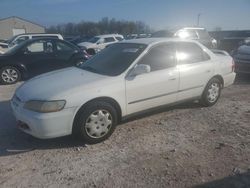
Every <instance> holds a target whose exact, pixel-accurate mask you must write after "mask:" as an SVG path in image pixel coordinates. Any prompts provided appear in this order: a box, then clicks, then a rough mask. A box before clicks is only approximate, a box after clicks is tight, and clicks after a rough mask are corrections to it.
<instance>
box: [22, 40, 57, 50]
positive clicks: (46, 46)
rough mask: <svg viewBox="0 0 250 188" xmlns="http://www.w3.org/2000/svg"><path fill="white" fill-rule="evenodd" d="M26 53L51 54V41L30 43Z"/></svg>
mask: <svg viewBox="0 0 250 188" xmlns="http://www.w3.org/2000/svg"><path fill="white" fill-rule="evenodd" d="M26 52H27V53H52V52H53V43H52V42H51V41H43V40H41V41H40V40H39V41H36V42H33V43H31V44H30V45H28V46H27V48H26Z"/></svg>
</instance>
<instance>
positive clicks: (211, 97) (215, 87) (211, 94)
mask: <svg viewBox="0 0 250 188" xmlns="http://www.w3.org/2000/svg"><path fill="white" fill-rule="evenodd" d="M219 92H220V85H219V84H218V83H213V84H211V85H210V86H209V88H208V94H207V99H208V101H209V102H211V103H213V102H215V101H216V100H217V98H218V97H219Z"/></svg>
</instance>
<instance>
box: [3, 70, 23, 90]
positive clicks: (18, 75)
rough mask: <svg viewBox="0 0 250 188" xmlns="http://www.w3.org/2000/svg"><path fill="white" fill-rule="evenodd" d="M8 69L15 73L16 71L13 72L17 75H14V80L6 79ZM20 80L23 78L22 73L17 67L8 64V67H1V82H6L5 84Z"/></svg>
mask: <svg viewBox="0 0 250 188" xmlns="http://www.w3.org/2000/svg"><path fill="white" fill-rule="evenodd" d="M7 70H12V71H13V73H15V74H13V76H15V77H12V78H13V79H14V80H9V81H8V80H7V79H6V77H5V76H4V73H6V71H7ZM20 80H21V73H20V71H19V70H18V69H17V68H15V67H12V66H6V67H3V68H2V69H0V83H1V84H4V85H9V84H15V83H17V82H18V81H20Z"/></svg>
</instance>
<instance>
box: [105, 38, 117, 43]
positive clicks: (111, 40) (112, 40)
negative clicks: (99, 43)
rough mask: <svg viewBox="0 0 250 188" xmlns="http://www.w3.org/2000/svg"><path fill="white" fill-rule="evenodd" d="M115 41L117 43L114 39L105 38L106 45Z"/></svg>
mask: <svg viewBox="0 0 250 188" xmlns="http://www.w3.org/2000/svg"><path fill="white" fill-rule="evenodd" d="M114 41H115V39H114V38H113V37H107V38H104V43H108V42H114Z"/></svg>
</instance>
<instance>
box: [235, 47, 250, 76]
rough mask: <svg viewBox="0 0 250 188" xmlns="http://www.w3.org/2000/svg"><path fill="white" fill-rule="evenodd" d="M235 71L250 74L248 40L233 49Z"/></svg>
mask: <svg viewBox="0 0 250 188" xmlns="http://www.w3.org/2000/svg"><path fill="white" fill-rule="evenodd" d="M232 55H233V58H234V61H235V72H236V73H239V74H242V73H245V74H250V42H248V43H246V44H244V45H242V46H240V47H238V48H237V49H236V50H234V51H233V54H232Z"/></svg>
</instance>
